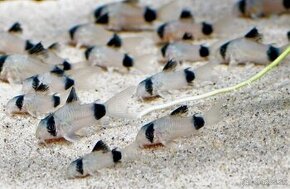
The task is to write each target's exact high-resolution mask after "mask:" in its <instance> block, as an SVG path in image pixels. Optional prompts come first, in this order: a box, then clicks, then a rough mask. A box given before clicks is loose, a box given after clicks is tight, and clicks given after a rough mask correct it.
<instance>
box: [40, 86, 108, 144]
mask: <svg viewBox="0 0 290 189" xmlns="http://www.w3.org/2000/svg"><path fill="white" fill-rule="evenodd" d="M105 114H106V108H105V106H104V105H103V104H98V103H89V104H80V102H79V100H78V97H77V95H76V92H75V89H74V88H72V89H71V92H70V94H69V96H68V98H67V100H66V104H65V105H64V106H63V107H61V108H60V109H58V110H57V111H55V112H54V113H51V114H50V115H48V116H47V117H45V118H44V119H42V120H41V121H40V122H39V124H38V126H37V130H36V138H37V139H39V141H40V142H43V143H45V141H46V140H50V139H58V138H64V139H66V140H68V141H70V142H74V141H76V139H77V138H78V137H77V135H76V132H77V131H79V130H80V129H82V128H84V127H88V126H91V125H94V124H96V123H98V120H100V119H101V118H102V117H103V116H105Z"/></svg>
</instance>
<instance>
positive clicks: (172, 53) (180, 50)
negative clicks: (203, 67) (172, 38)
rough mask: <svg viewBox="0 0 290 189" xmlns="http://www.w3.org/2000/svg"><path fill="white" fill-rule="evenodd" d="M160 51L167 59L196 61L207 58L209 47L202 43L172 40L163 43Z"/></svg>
mask: <svg viewBox="0 0 290 189" xmlns="http://www.w3.org/2000/svg"><path fill="white" fill-rule="evenodd" d="M161 53H162V56H163V57H164V58H166V59H167V60H170V59H174V60H177V61H189V62H197V61H204V60H207V58H208V56H209V53H210V52H209V48H208V47H206V46H203V45H192V44H189V43H185V42H174V43H169V44H166V45H164V46H163V47H162V48H161Z"/></svg>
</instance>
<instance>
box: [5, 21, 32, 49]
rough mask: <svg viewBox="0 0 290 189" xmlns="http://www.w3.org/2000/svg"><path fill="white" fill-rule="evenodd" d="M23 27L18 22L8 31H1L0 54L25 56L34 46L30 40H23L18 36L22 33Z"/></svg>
mask: <svg viewBox="0 0 290 189" xmlns="http://www.w3.org/2000/svg"><path fill="white" fill-rule="evenodd" d="M22 31H23V30H22V27H21V25H20V24H19V23H18V22H16V23H14V24H13V25H12V26H11V27H10V28H9V29H8V31H0V39H1V40H0V53H4V54H14V53H15V54H23V53H25V52H26V51H27V50H29V49H30V48H31V47H33V45H34V44H32V43H31V42H30V41H29V40H23V39H21V38H20V37H19V36H18V35H19V34H21V33H22Z"/></svg>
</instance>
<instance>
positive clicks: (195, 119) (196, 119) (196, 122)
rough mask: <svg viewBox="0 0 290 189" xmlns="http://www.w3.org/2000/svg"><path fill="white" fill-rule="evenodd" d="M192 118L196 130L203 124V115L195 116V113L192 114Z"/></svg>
mask: <svg viewBox="0 0 290 189" xmlns="http://www.w3.org/2000/svg"><path fill="white" fill-rule="evenodd" d="M192 120H193V125H194V127H195V129H196V130H198V129H200V128H202V127H203V126H204V124H205V121H204V119H203V117H201V116H197V114H195V115H193V116H192Z"/></svg>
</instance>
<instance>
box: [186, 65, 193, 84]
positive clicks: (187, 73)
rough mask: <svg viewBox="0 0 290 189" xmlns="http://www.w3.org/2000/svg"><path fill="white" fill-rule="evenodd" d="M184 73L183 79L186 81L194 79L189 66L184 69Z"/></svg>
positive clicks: (189, 81)
mask: <svg viewBox="0 0 290 189" xmlns="http://www.w3.org/2000/svg"><path fill="white" fill-rule="evenodd" d="M184 74H185V79H186V81H187V83H191V82H192V81H193V80H194V79H195V74H194V72H193V71H191V70H190V69H189V68H186V69H185V70H184Z"/></svg>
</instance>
